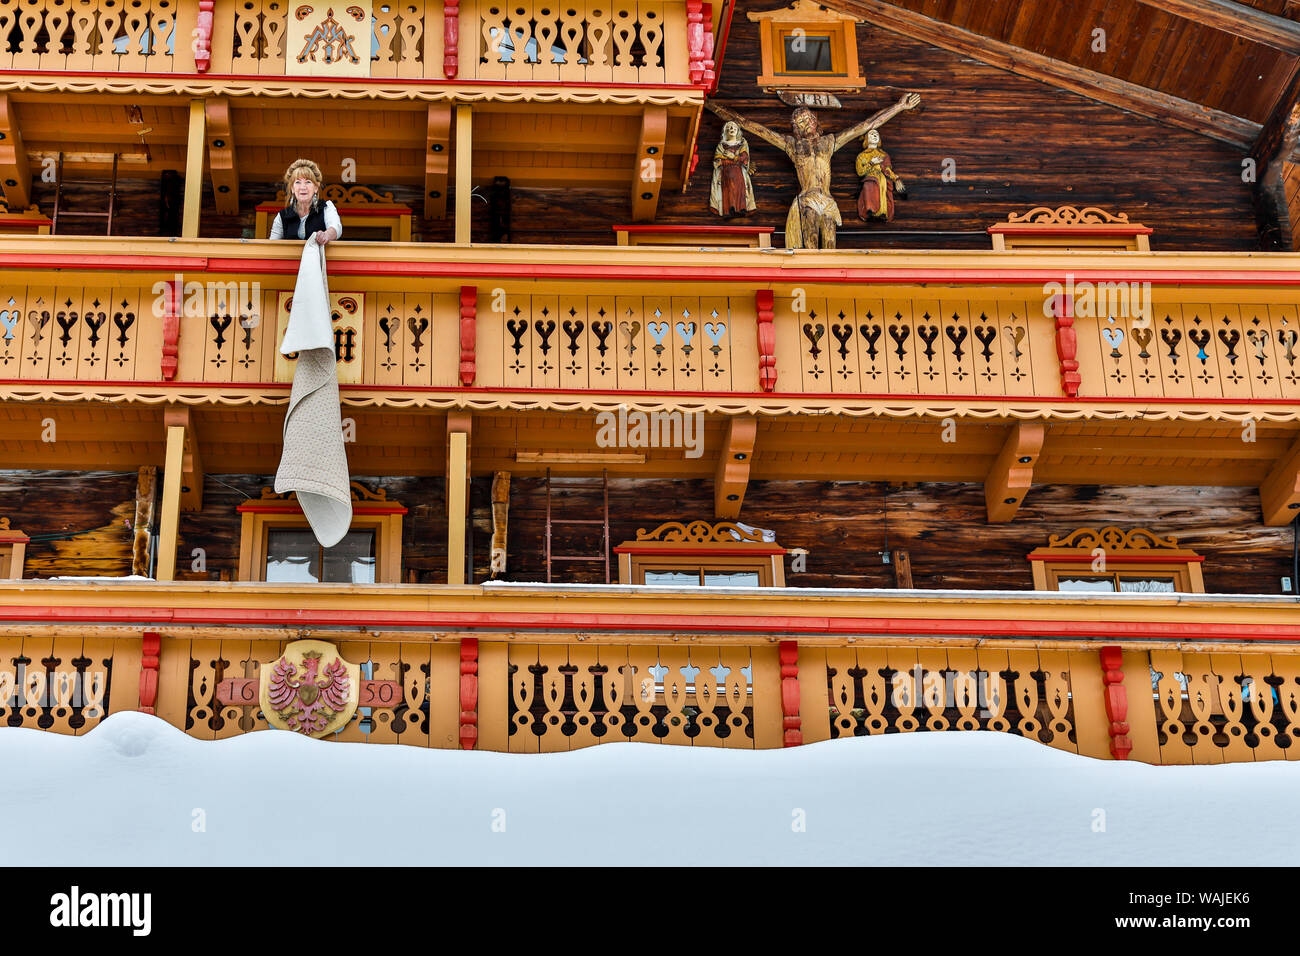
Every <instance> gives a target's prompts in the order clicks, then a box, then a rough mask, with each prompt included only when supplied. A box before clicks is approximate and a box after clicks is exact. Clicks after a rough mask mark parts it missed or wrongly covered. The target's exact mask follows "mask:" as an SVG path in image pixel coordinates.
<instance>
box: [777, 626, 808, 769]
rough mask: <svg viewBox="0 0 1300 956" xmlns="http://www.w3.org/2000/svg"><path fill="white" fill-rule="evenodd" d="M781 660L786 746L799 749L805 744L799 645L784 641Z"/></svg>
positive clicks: (782, 718) (781, 647)
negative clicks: (800, 697)
mask: <svg viewBox="0 0 1300 956" xmlns="http://www.w3.org/2000/svg"><path fill="white" fill-rule="evenodd" d="M779 653H780V659H781V720H782V725H783V726H784V728H785V746H787V747H798V746H799V745H800V744H802V743H803V730H802V729H801V727H802V720H801V718H800V716H799V644H798V642H797V641H782V642H781V644H780V651H779Z"/></svg>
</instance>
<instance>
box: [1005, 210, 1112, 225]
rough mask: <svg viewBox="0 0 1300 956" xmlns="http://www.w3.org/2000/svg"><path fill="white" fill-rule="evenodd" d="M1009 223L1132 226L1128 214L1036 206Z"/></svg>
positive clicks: (1016, 215)
mask: <svg viewBox="0 0 1300 956" xmlns="http://www.w3.org/2000/svg"><path fill="white" fill-rule="evenodd" d="M1007 222H1008V223H1032V224H1034V225H1036V226H1090V225H1104V224H1107V223H1113V224H1118V225H1122V226H1127V225H1130V223H1129V221H1128V213H1123V212H1121V213H1109V212H1106V210H1104V209H1100V208H1098V207H1097V206H1084V207H1083V208H1082V209H1080V208H1079V207H1078V206H1057V207H1056V208H1055V209H1053V208H1052V207H1051V206H1035V207H1034V208H1033V209H1031V210H1029V211H1028V212H1023V213H1019V214H1016V213H1012V214H1011V215H1010V216H1008V217H1007Z"/></svg>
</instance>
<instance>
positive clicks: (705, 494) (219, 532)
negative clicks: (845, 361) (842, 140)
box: [0, 472, 1292, 594]
mask: <svg viewBox="0 0 1300 956" xmlns="http://www.w3.org/2000/svg"><path fill="white" fill-rule="evenodd" d="M359 480H360V481H362V483H363V484H365V485H366V487H368V488H382V489H384V490H386V491H387V494H388V497H389V499H391V500H395V501H398V502H400V503H401V504H402V505H404V506H405V507H406V508H407V509H408V513H407V514H406V516H405V518H404V521H403V526H402V527H403V534H402V537H403V542H402V550H403V557H402V566H403V574H402V580H403V581H408V580H410V579H411V578H410V575H411V574H413V575H414V580H415V581H417V582H419V583H426V584H437V583H444V582H445V580H446V544H445V542H446V540H447V533H446V514H445V505H444V491H443V488H444V483H443V480H442V479H441V478H412V477H407V478H397V477H390V478H383V479H373V478H371V479H366V478H361V479H359ZM270 483H271V478H270V476H258V475H216V476H214V475H209V476H207V480H206V482H205V485H204V496H203V510H202V511H200V512H195V513H182V515H181V523H180V538H179V542H180V543H179V548H178V558H177V568H178V570H180V571H188V570H190V569H191V568H192V566H193V551H194V549H196V548H202V549H203V552H204V561H205V564H206V569H207V570H206V573H207V575H208V577H209V578H212V579H216V578H218V577H221V576H223V575H224V576H226V577H227V578H228V579H234V578H235V577H236V576H237V575H236V570H237V567H238V547H239V544H238V542H239V515H238V514H237V513H236V511H235V508H236V507H237V506H238V504H239V503H240V502H242V501H244V500H245V496H248V497H253V498H256V497H257V496H258V495H259V494H260V490H261V488H262V487H265V486H267V485H269V484H270ZM490 484H491V479H490V478H488V477H478V478H475V479H474V480H473V481H472V482H471V495H470V514H471V526H472V534H471V535H470V536H469V538H468V539H467V545H468V546H470V547H472V549H473V558H474V582H482V581H484V580H486V579H487V577H488V575H489V560H490V558H489V556H490V548H491V534H492V510H491V494H490ZM134 485H135V476H134V475H112V476H108V475H91V474H88V475H85V476H81V477H77V476H70V475H67V474H61V473H36V472H5V473H3V474H0V515H5V516H9V517H10V518H11V519H13V520H14V522H15V525H16V526H20V527H22V528H23V529H24V531H26V532H27V533H28V534H29V535H32V536H33V537H34V538H35V539H36V540H33V541H32V542H31V544H29V545H28V552H27V567H28V575H27V576H29V577H50V576H54V575H86V574H102V575H112V576H120V575H126V574H129V573H130V570H131V534H130V530H129V529H128V528H127V527H126V525H125V519H126V517H128V516H129V515H130V514H132V512H133V508H134V493H135V489H134ZM552 495H553V497H552V508H553V511H554V514H555V516H556V517H557V518H558V517H561V516H563V515H569V516H572V515H575V514H582V515H587V514H599V512H600V483H599V481H594V482H593V481H592V480H590V479H582V480H574V481H571V482H570V481H566V480H564V479H556V480H555V481H554V483H553V488H552ZM545 508H546V504H545V485H544V482H543V480H542V479H540V478H532V477H525V476H518V475H517V476H515V478H514V480H513V481H512V482H511V493H510V526H509V542H508V556H507V563H506V569H507V570H506V574H505V576H504V580H509V581H534V582H536V581H544V580H545V578H546V572H545V564H544V559H543V555H544V550H545V549H544V536H545ZM712 508H713V487H712V482H711V481H708V480H702V479H700V480H677V481H668V480H646V479H635V478H616V477H612V478H611V480H610V537H611V541H612V543H613V544H618V543H619V542H621V541H624V540H630V539H632V538H634V537H635V536H636V532H637V529H639V528H652V527H655V526H656V525H657V524H659V523H661V522H664V521H671V520H681V519H693V518H704V519H710V520H711V519H712V514H713V512H712ZM740 520H741V521H744V522H745V523H747V524H751V525H756V526H758V527H762V528H766V529H770V530H772V531H773V532H775V534H776V539H777V541H778V542H779V543H780V544H782V545H783V546H785V547H787V548H796V547H798V548H807V549H808V550H809V552H810V553H809V555H808V558H807V570H806V571H805V572H802V573H796V572H792V571H787V575H786V584H787V586H789V587H880V588H892V587H895V576H894V569H893V567H892V565H886V564H883V563H882V561H881V555H880V552H881V551H885V550H894V549H903V550H907V551H909V552H910V556H911V564H912V576H913V581H914V583H915V585H916V587H918V588H975V589H1010V590H1030V589H1032V588H1033V578H1032V575H1031V573H1030V566H1029V562H1028V561H1027V560H1025V555H1026V554H1028V553H1029V552H1030V551H1032V550H1033V549H1034V548H1037V547H1040V546H1044V545H1046V543H1047V538H1048V536H1049V535H1052V534H1065V533H1068V532H1070V531H1073V530H1074V529H1075V528H1078V527H1081V526H1095V527H1100V526H1105V525H1111V524H1117V525H1120V526H1121V527H1124V528H1131V527H1146V528H1150V529H1151V530H1153V531H1155V532H1157V533H1158V534H1161V535H1168V536H1173V537H1175V538H1177V539H1178V541H1179V544H1180V546H1182V547H1187V548H1192V549H1194V550H1196V551H1197V552H1198V553H1200V554H1201V555H1203V556H1204V557H1205V562H1204V565H1203V570H1204V575H1205V586H1206V590H1207V591H1209V592H1210V593H1242V594H1246V593H1264V594H1277V593H1281V583H1280V578H1281V577H1282V576H1283V575H1290V574H1291V573H1292V571H1291V545H1292V541H1291V537H1292V531H1291V529H1290V528H1289V527H1286V526H1284V527H1279V528H1270V527H1265V526H1263V525H1262V524H1260V503H1259V496H1258V494H1257V492H1256V491H1255V490H1254V489H1248V488H1213V487H1169V486H1152V487H1141V486H1139V487H1118V486H1097V485H1035V486H1033V487H1032V488H1031V489H1030V491H1029V493H1028V494H1027V495H1026V497H1025V501H1024V504H1023V505H1022V506H1021V508H1020V510H1019V512H1018V513H1017V515H1016V518H1015V520H1014V521H1012V522H1010V523H1007V524H998V525H990V524H987V523H986V516H985V500H984V489H983V487H982V486H981V485H979V484H974V483H959V482H923V483H901V484H900V483H885V482H856V481H833V482H832V481H827V482H820V481H819V482H809V481H763V480H756V481H751V482H750V484H749V486H748V489H747V491H746V494H745V503H744V509H743V511H742V512H741V515H740ZM593 528H594V529H595V530H594V531H592V530H591V529H593ZM78 531H84V532H85V533H83V534H78V535H75V536H72V537H69V538H66V539H52V540H41V539H42V536H44V535H49V534H71V533H73V532H78ZM593 535H594V537H593ZM552 548H553V550H554V553H555V554H560V555H563V554H591V553H594V552H595V551H597V550H599V526H590V525H568V526H563V525H557V526H556V530H555V536H554V538H553V541H552ZM559 574H560V577H559V578H558V580H563V581H567V582H573V583H597V582H598V581H603V580H604V566H603V564H600V563H598V562H592V563H590V564H586V563H581V562H566V564H565V565H564V566H563V567H562V568H561V569H560V571H559Z"/></svg>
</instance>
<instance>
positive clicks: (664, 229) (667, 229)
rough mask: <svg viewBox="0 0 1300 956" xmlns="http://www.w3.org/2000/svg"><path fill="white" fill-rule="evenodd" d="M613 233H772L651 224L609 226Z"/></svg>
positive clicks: (747, 228) (761, 228)
mask: <svg viewBox="0 0 1300 956" xmlns="http://www.w3.org/2000/svg"><path fill="white" fill-rule="evenodd" d="M610 229H612V230H613V231H614V232H638V233H646V234H649V235H663V236H671V235H682V234H684V235H691V234H693V233H697V232H705V233H712V234H714V235H725V236H761V235H763V234H764V233H770V232H772V231H773V227H772V226H660V225H653V224H641V225H629V226H610Z"/></svg>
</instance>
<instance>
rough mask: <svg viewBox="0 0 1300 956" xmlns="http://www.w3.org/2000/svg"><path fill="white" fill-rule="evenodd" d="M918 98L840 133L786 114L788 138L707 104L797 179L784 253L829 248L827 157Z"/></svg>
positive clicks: (833, 215)
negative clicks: (767, 147)
mask: <svg viewBox="0 0 1300 956" xmlns="http://www.w3.org/2000/svg"><path fill="white" fill-rule="evenodd" d="M920 105H921V97H920V95H918V94H916V93H906V94H904V95H903V97H902V98H901V99H900V100H899V101H898V102H897V103H895V104H894V105H893V106H889V107H886V108H885V109H883V110H881V111H880V112H878V113H876V114H875V115H874V116H871V117H869V118H868V119H865V120H863V121H862V122H861V123H858V124H857V125H856V126H852V127H850V128H849V129H846V130H844V131H843V132H840V133H825V134H823V133H822V132H821V130H820V128H819V127H818V125H817V117H816V115H815V114H814V113H813V111H812V110H810V109H808V108H807V107H806V106H800V107H798V108H797V109H796V110H795V111H794V112H793V113H791V114H790V128H791V134H790V135H783V134H781V133H778V132H776V131H775V130H771V129H768V128H767V127H766V126H763V125H762V124H760V123H755V122H753V121H751V120H747V119H745V118H744V117H742V116H740V115H738V114H736V113H733V112H732V111H731V110H729V109H727V108H726V107H725V106H718V105H717V104H714V103H710V104H708V106H709V109H711V110H713V112H714V113H716V114H717V115H718V116H720V117H722V119H724V120H727V121H730V122H733V123H738V124H739V125H740V128H741V129H743V130H745V132H747V133H752V134H753V135H755V136H757V137H758V138H759V139H761V140H764V141H766V142H768V143H771V144H772V145H773V146H775V147H776V148H777V149H779V150H781V152H783V153H785V154H786V155H787V156H789V157H790V162H791V163H793V164H794V171H795V175H796V176H798V177H799V195H797V196H796V197H795V198H794V202H792V203H791V204H790V212H789V214H788V215H787V216H786V218H785V247H786V248H787V249H834V248H835V227H836V226H840V225H842V224H843V220H842V219H841V218H840V209H839V206H838V205H837V204H836V202H835V199H834V197H832V196H831V193H830V184H831V157H832V156H834V155H835V153H836V151H837V150H839V149H841V148H842V147H844V146H847V145H848V144H849V143H851V142H853V141H854V140H855V139H857V138H858V137H859V136H862V135H864V134H865V133H866V132H867V130H870V129H875V128H876V127H878V126H883V125H884V124H885V123H887V122H889V121H890V120H891V119H893V118H894V117H895V116H897V115H898V114H899V113H902V112H904V111H906V110H912V109H916V107H918V106H920Z"/></svg>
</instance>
